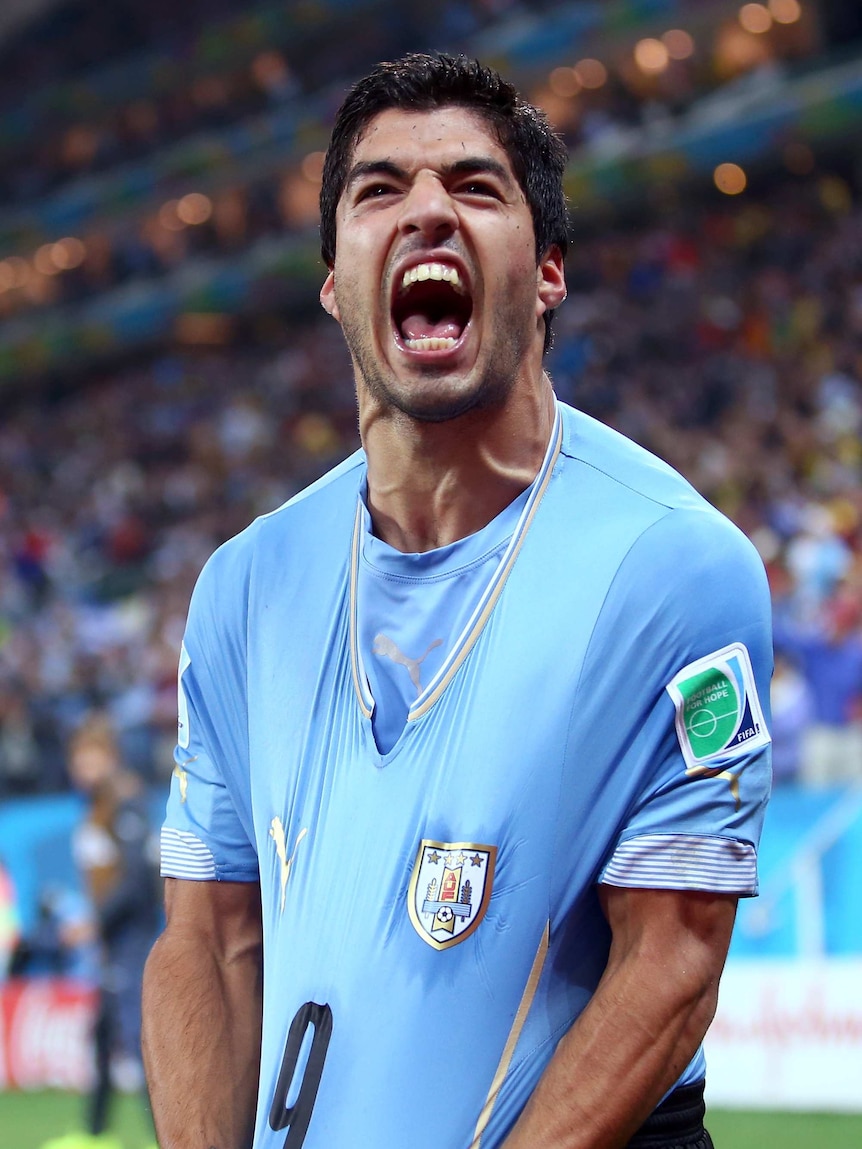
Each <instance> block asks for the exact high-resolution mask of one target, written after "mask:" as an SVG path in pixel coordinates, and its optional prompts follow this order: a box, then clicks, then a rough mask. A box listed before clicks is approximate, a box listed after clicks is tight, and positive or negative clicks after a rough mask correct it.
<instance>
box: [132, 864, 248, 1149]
mask: <svg viewBox="0 0 862 1149" xmlns="http://www.w3.org/2000/svg"><path fill="white" fill-rule="evenodd" d="M165 909H166V913H167V926H166V928H165V931H164V933H163V934H162V936H161V937H160V938H159V940H158V941H157V942H156V944H155V946H154V947H153V950H152V952H151V954H150V956H149V958H148V960H147V966H146V970H145V973H144V989H143V1042H142V1044H143V1053H144V1064H145V1066H146V1072H147V1083H148V1085H149V1090H150V1098H151V1102H152V1106H153V1115H154V1119H155V1124H156V1132H157V1134H158V1139H159V1145H160V1146H161V1147H162V1149H251V1144H252V1136H253V1133H254V1118H255V1108H256V1102H257V1086H258V1074H259V1067H260V1038H261V1008H262V1004H261V1003H262V989H263V972H262V960H261V958H262V948H263V930H262V925H261V907H260V887H259V885H258V884H257V883H255V882H212V881H206V882H193V881H182V880H178V879H174V878H168V879H167V880H166V884H165Z"/></svg>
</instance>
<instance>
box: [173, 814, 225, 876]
mask: <svg viewBox="0 0 862 1149" xmlns="http://www.w3.org/2000/svg"><path fill="white" fill-rule="evenodd" d="M161 853H162V866H161V873H162V877H163V878H187V879H189V880H191V881H193V882H214V881H215V880H216V863H215V858H214V857H213V853H212V850H210V848H209V846H207V845H206V844H205V843H204V842H202V841H201V840H200V838H198V837H196V836H195V835H194V834H189V833H188V832H187V831H185V830H174V829H172V828H171V827H170V826H163V827H162V835H161Z"/></svg>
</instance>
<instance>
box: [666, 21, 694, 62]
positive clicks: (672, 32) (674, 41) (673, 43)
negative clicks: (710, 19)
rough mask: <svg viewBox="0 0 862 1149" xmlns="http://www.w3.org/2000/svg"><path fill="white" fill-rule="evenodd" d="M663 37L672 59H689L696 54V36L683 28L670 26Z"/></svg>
mask: <svg viewBox="0 0 862 1149" xmlns="http://www.w3.org/2000/svg"><path fill="white" fill-rule="evenodd" d="M661 39H662V43H663V44H664V46H665V48H667V54H668V55H669V56H670V58H671V59H672V60H687V59H688V57H689V56H691V55H693V54H694V38H693V37H692V36H691V35H690V33H688V32H686V31H685V30H684V29H682V28H669V29H668V31H667V32H665V34H664V35H663V36H662V38H661Z"/></svg>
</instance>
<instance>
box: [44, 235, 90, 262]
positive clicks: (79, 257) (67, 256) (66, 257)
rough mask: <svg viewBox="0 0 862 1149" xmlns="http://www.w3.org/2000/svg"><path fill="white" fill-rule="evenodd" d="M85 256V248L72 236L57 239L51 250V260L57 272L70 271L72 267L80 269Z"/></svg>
mask: <svg viewBox="0 0 862 1149" xmlns="http://www.w3.org/2000/svg"><path fill="white" fill-rule="evenodd" d="M86 255H87V248H86V246H85V245H84V243H83V242H82V241H81V240H80V239H77V238H76V237H75V236H73V235H67V236H66V237H65V239H58V240H57V242H56V243H55V244H54V245H53V246H52V248H51V259H52V260H53V261H54V266H55V267H56V268H57V270H58V271H71V270H72V268H74V267H80V266H81V264H82V263H83V262H84V259H85V257H86Z"/></svg>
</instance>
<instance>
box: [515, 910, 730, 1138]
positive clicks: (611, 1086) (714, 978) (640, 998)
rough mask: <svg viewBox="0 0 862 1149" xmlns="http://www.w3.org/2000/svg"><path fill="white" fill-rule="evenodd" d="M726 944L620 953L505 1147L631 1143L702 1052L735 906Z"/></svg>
mask: <svg viewBox="0 0 862 1149" xmlns="http://www.w3.org/2000/svg"><path fill="white" fill-rule="evenodd" d="M717 910H718V912H717V918H716V932H718V933H719V934H720V935H721V937H720V940H719V942H718V944H716V943H715V941H714V939H713V937H712V936H710V935H711V932H712V931H707V935H706V936H701V937H697V936H695V937H689V939H688V942H689V949H688V951H687V952H683V953H678V954H676V955H675V956H674V957H673V958H672V959H670V960H669V959H668V954H667V953H666V952H665V953H662V952H661V950H660V948H655V947H654V945H653V942H652V941H651V940H650V939H647V938H643V937H638V938H634V939H626V942H625V943H624V944H623V945H622V946H621V947H615V949H614V950H612V954H611V960H610V961H609V964H608V968H607V971H606V973H605V975H604V977H603V978H602V981H601V982H600V984H599V987H598V989H597V990H596V993H595V994H594V996H593V998H592V1000H591V1001H590V1003H589V1005H588V1006H587V1008H586V1009H585V1010H584V1012H583V1013H582V1014H581V1016H580V1017H579V1018H578V1020H577V1021H576V1022H575V1024H574V1025H573V1026H572V1028H571V1030H570V1031H569V1032H568V1033H567V1034H566V1035H565V1036H564V1038H563V1039H562V1040H561V1042H560V1044H559V1046H558V1047H557V1050H556V1052H555V1054H554V1056H553V1058H552V1059H551V1061H550V1063H549V1065H548V1067H547V1069H546V1070H545V1073H544V1074H543V1076H542V1078H541V1079H540V1081H539V1084H538V1086H537V1087H536V1089H535V1091H534V1093H533V1096H532V1097H531V1099H530V1101H529V1103H528V1105H527V1106H526V1108H525V1110H524V1112H523V1114H522V1116H521V1118H520V1120H519V1121H518V1123H517V1124H516V1126H515V1128H514V1129H513V1131H512V1133H511V1134H510V1136H509V1138H508V1139H507V1140H506V1142H505V1149H618V1147H622V1146H625V1145H626V1144H627V1143H628V1141H629V1139H630V1138H631V1136H632V1134H633V1133H634V1132H635V1131H636V1130H637V1129H638V1128H639V1127H640V1126H641V1125H642V1124H643V1122H644V1121H645V1120H646V1118H647V1117H648V1116H649V1114H650V1113H651V1112H652V1111H653V1109H654V1108H655V1107H656V1105H657V1104H658V1102H659V1101H660V1100H661V1098H662V1097H663V1095H664V1094H665V1093H666V1092H667V1091H668V1090H669V1089H670V1088H671V1087H672V1086H673V1085H674V1083H675V1082H676V1081H677V1080H678V1078H679V1076H680V1075H681V1073H682V1072H683V1070H684V1069H685V1067H686V1065H687V1064H688V1063H689V1061H690V1060H691V1058H692V1057H693V1056H694V1054H695V1052H696V1051H697V1048H698V1045H699V1044H700V1042H701V1041H702V1039H703V1035H704V1033H705V1032H706V1029H707V1027H708V1026H709V1023H710V1021H711V1020H712V1017H713V1014H714V1012H715V1005H716V1001H717V994H718V979H719V975H720V972H721V967H722V964H723V959H724V952H726V941H725V940H724V939H725V935H726V937H727V938H729V930H730V925H731V924H732V907H730V908H729V909H728V907H727V906H719V907H717Z"/></svg>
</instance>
